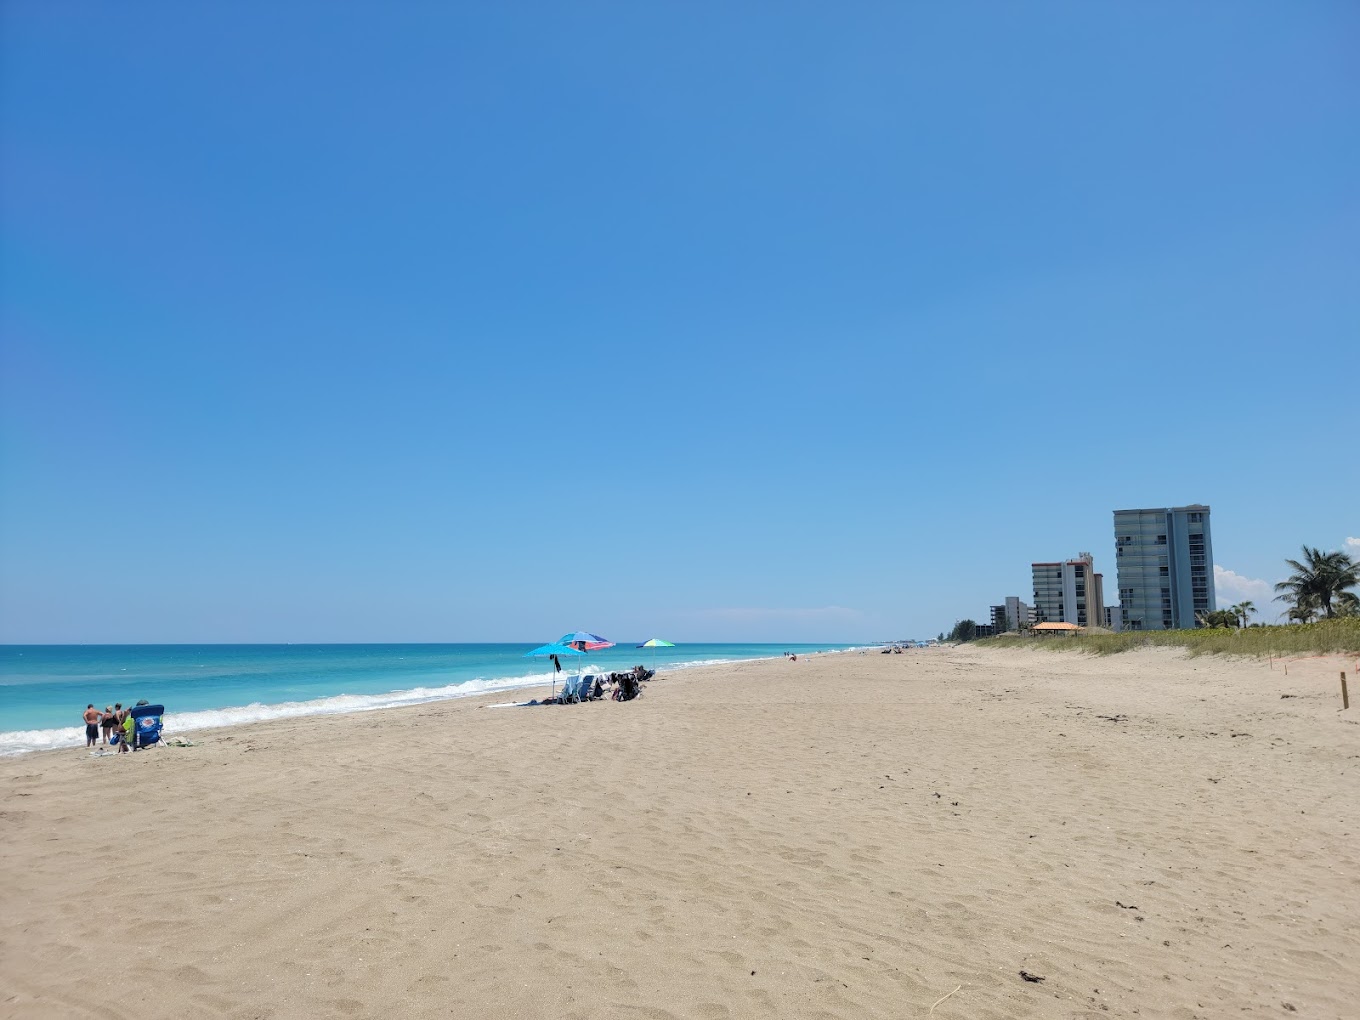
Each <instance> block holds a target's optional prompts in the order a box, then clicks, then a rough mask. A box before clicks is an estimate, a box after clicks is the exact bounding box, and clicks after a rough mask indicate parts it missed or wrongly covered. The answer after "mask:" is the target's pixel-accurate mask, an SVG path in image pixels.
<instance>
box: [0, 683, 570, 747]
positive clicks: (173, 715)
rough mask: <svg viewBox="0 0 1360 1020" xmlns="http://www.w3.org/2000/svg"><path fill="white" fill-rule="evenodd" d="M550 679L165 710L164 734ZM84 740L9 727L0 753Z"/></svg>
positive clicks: (79, 732) (66, 732) (0, 736)
mask: <svg viewBox="0 0 1360 1020" xmlns="http://www.w3.org/2000/svg"><path fill="white" fill-rule="evenodd" d="M551 682H552V674H551V673H536V674H533V675H531V676H519V677H503V678H500V679H494V680H483V679H477V680H465V681H464V682H462V683H459V684H449V685H448V686H447V687H413V688H411V689H410V690H408V691H388V692H387V693H386V694H339V695H336V696H334V697H330V698H316V699H315V700H313V701H284V702H280V703H279V704H276V705H263V704H260V703H259V702H255V703H254V704H250V705H239V706H233V707H231V708H215V709H209V710H207V711H202V712H167V713H166V714H165V733H166V735H167V736H171V735H174V734H176V733H185V732H188V731H191V730H206V729H214V728H216V727H219V726H240V725H241V724H243V723H253V722H263V721H265V720H267V719H292V718H296V717H298V716H304V715H340V714H342V713H346V712H371V711H373V710H374V709H378V708H396V707H399V706H402V705H422V704H425V703H427V702H431V701H448V700H449V699H451V698H467V697H471V696H473V695H476V694H487V693H490V692H492V691H508V690H514V689H516V688H520V687H539V686H543V685H545V684H549V683H551ZM84 742H85V730H84V728H83V727H80V726H63V727H60V728H59V729H53V730H10V731H8V732H0V756H4V755H13V754H24V753H26V752H28V751H49V750H52V749H53V748H58V747H79V746H80V745H81V744H83V743H84Z"/></svg>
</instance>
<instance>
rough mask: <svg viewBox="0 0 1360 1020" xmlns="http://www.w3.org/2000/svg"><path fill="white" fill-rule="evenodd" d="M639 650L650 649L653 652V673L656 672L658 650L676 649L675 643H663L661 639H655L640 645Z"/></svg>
mask: <svg viewBox="0 0 1360 1020" xmlns="http://www.w3.org/2000/svg"><path fill="white" fill-rule="evenodd" d="M638 647H639V648H650V649H651V650H652V672H653V673H655V672H656V650H657V649H658V648H674V647H675V642H673V641H662V640H661V639H660V638H659V637H654V638H652V639H651V640H650V641H644V642H642V644H640V645H638Z"/></svg>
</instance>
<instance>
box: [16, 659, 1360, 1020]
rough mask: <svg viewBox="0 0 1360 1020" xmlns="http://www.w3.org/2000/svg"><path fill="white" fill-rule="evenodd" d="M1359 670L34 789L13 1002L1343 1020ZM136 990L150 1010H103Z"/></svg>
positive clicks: (1322, 668)
mask: <svg viewBox="0 0 1360 1020" xmlns="http://www.w3.org/2000/svg"><path fill="white" fill-rule="evenodd" d="M1333 666H1334V663H1330V662H1325V661H1324V662H1307V663H1299V664H1298V665H1297V667H1296V666H1295V664H1293V663H1291V664H1290V670H1289V674H1288V676H1287V677H1286V676H1285V675H1284V674H1283V671H1282V670H1280V669H1276V670H1275V671H1271V670H1270V668H1269V665H1268V664H1266V663H1251V662H1242V661H1213V660H1210V659H1206V658H1198V659H1190V658H1186V657H1185V656H1184V655H1182V654H1180V653H1174V652H1169V651H1167V650H1149V651H1140V652H1133V653H1129V654H1128V655H1124V656H1110V657H1104V658H1094V657H1088V656H1032V655H1031V656H1026V655H1015V654H1014V653H1012V652H1007V651H1003V650H991V651H989V650H986V649H977V648H968V647H963V648H955V649H940V650H934V649H932V650H929V651H915V652H908V653H904V654H902V655H880V654H878V653H877V652H867V651H866V652H862V653H859V654H848V655H847V654H829V655H822V656H816V657H812V658H808V659H804V658H803V657H802V656H801V655H800V657H799V661H798V662H797V663H789V662H786V661H781V660H762V661H745V662H738V663H732V664H726V665H722V666H712V667H706V668H703V669H693V670H686V671H684V672H683V673H682V674H679V675H675V676H672V677H670V678H668V679H663V680H658V681H653V682H652V683H651V684H649V685H647V686H646V690H645V694H644V696H643V697H642V698H641V699H638V700H635V701H631V702H626V703H613V702H608V703H596V704H587V705H579V706H561V707H557V708H555V709H550V710H546V711H521V712H516V711H510V710H501V711H484V710H483V709H484V708H485V707H486V702H487V701H488V700H490V696H488V697H485V698H481V699H479V698H464V699H459V700H457V701H447V702H438V703H431V704H424V705H416V706H410V707H407V708H403V709H400V710H393V711H388V712H367V713H358V714H350V715H337V716H332V717H308V718H303V719H284V720H275V721H272V722H268V723H262V724H259V725H257V726H251V727H236V728H229V729H223V730H219V731H216V732H214V733H212V734H205V738H204V739H203V740H202V741H201V742H199V743H198V744H197V746H195V747H192V748H182V749H181V748H166V749H164V750H162V751H157V752H150V751H148V752H145V753H138V754H130V755H122V756H120V757H119V759H118V762H119V764H117V765H114V766H112V767H106V766H108V763H107V762H105V761H103V760H102V759H90V758H88V757H87V756H85V755H83V754H59V753H58V754H41V755H36V754H35V755H26V756H22V757H17V758H13V757H12V758H7V759H4V760H0V790H4V791H5V803H4V811H5V824H6V839H5V840H4V841H0V868H3V869H4V871H5V874H6V875H7V877H8V881H7V882H6V883H5V886H4V890H3V892H0V897H2V899H0V907H3V909H0V1002H4V1003H5V1010H6V1011H8V1012H10V1013H13V1014H16V1015H23V1016H36V1017H46V1016H53V1017H58V1016H63V1017H64V1016H71V1015H89V1014H92V1013H95V1012H97V1013H98V1014H99V1015H101V1016H104V1017H108V1018H111V1020H123V1018H128V1020H131V1018H133V1017H139V1018H146V1017H161V1016H166V1017H168V1016H177V1015H185V1014H197V1013H212V1014H213V1015H221V1016H228V1017H240V1018H245V1017H251V1016H262V1015H268V1016H272V1017H275V1018H276V1020H284V1018H292V1017H310V1016H339V1015H354V1016H370V1015H375V1014H377V1013H379V1012H391V1011H392V1010H393V1008H394V1004H400V1005H399V1006H397V1007H396V1009H397V1011H398V1012H400V1013H401V1014H402V1015H403V1016H410V1017H416V1018H427V1017H428V1018H430V1020H433V1018H436V1017H448V1016H450V1015H453V1016H469V1017H471V1016H497V1017H512V1018H515V1017H524V1018H531V1017H532V1018H538V1017H543V1016H561V1017H572V1018H581V1020H584V1018H586V1017H604V1018H620V1020H622V1018H635V1017H637V1016H640V1015H642V1016H653V1017H657V1018H674V1020H716V1018H720V1017H771V1018H773V1017H779V1018H795V1020H814V1018H816V1020H826V1018H828V1017H829V1018H842V1017H843V1018H847V1020H848V1018H851V1017H885V1018H887V1017H901V1016H925V1015H926V1014H927V1013H928V1012H929V1010H930V1009H931V1007H932V1005H935V1006H936V1008H935V1009H934V1012H933V1014H931V1015H932V1016H933V1017H935V1018H938V1020H950V1018H954V1017H965V1016H968V1017H991V1018H1001V1017H1006V1018H1030V1017H1033V1018H1039V1017H1049V1016H1057V1015H1062V1016H1087V1015H1102V1014H1103V1015H1113V1016H1130V1015H1133V1013H1134V1011H1135V1010H1138V1011H1140V1012H1141V1014H1142V1015H1145V1016H1172V1017H1183V1018H1185V1020H1191V1018H1192V1017H1194V1016H1196V1015H1199V1016H1208V1015H1224V1016H1227V1015H1237V1014H1238V1013H1239V1012H1242V1011H1245V1010H1251V1011H1256V1012H1260V1011H1265V1012H1279V1011H1280V1010H1281V1009H1283V1008H1284V1006H1283V1005H1282V1004H1285V1003H1287V1004H1289V1006H1290V1008H1291V1010H1292V1011H1296V1012H1298V1013H1299V1014H1300V1015H1303V1016H1322V1017H1341V1016H1345V1015H1347V1014H1348V1011H1349V1008H1350V1004H1351V1003H1353V1002H1354V1001H1356V1000H1357V999H1360V960H1356V959H1355V957H1354V954H1353V953H1352V952H1351V947H1352V946H1354V945H1355V944H1356V942H1357V940H1360V881H1357V880H1356V879H1355V878H1354V877H1353V876H1354V875H1356V874H1360V844H1357V843H1356V841H1355V839H1354V835H1355V831H1356V829H1355V826H1356V825H1357V824H1360V806H1357V802H1356V799H1355V796H1354V783H1355V781H1356V778H1357V776H1358V775H1360V764H1358V762H1360V759H1357V758H1356V747H1357V741H1360V729H1356V728H1355V727H1357V726H1360V715H1356V714H1355V713H1356V709H1355V708H1352V709H1351V710H1350V713H1347V712H1343V711H1341V709H1340V699H1339V692H1338V690H1337V683H1336V672H1335V669H1334V668H1333ZM111 804H112V805H117V807H118V819H117V822H116V824H111V822H110V819H109V816H108V814H107V810H108V806H109V805H111ZM130 903H135V909H129V904H130ZM1022 970H1023V971H1025V972H1026V973H1028V974H1031V975H1036V976H1040V977H1043V978H1044V981H1043V982H1042V983H1031V982H1028V981H1026V980H1024V979H1023V978H1022V977H1021V976H1020V971H1022ZM110 973H116V974H118V975H120V977H121V978H122V979H125V980H127V981H129V982H132V983H133V984H134V986H136V987H150V988H155V989H156V990H157V991H156V995H155V996H154V997H150V998H139V999H138V1001H136V1002H126V1003H125V1002H123V1001H122V1000H114V999H110V1000H108V1001H104V1000H100V1001H98V1002H95V1001H94V1000H93V999H90V998H89V997H88V996H85V995H84V994H83V992H80V991H77V989H86V988H98V987H102V986H101V985H100V981H101V979H102V978H103V977H104V976H106V975H108V974H110ZM956 989H957V991H956V992H954V993H953V994H952V997H950V998H948V999H947V1001H940V1000H941V999H942V997H944V996H946V995H949V994H950V993H951V990H956Z"/></svg>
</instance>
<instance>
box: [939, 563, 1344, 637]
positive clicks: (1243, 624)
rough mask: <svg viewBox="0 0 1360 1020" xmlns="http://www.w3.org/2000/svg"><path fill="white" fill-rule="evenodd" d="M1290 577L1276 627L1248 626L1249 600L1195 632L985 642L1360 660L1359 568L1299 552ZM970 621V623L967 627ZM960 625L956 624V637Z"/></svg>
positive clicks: (1092, 633)
mask: <svg viewBox="0 0 1360 1020" xmlns="http://www.w3.org/2000/svg"><path fill="white" fill-rule="evenodd" d="M1285 563H1286V564H1287V565H1288V566H1289V567H1290V569H1291V570H1292V573H1291V574H1290V575H1289V576H1288V577H1287V578H1285V579H1284V580H1283V581H1281V582H1280V583H1279V584H1277V585H1275V590H1276V591H1277V592H1278V593H1279V594H1278V595H1276V596H1275V598H1276V601H1279V602H1282V603H1284V604H1285V605H1287V606H1288V607H1289V609H1288V613H1287V614H1286V615H1287V617H1288V619H1290V620H1291V621H1296V622H1292V623H1288V624H1282V625H1265V624H1259V623H1250V622H1249V621H1250V619H1251V616H1252V615H1253V614H1254V613H1257V612H1258V610H1257V608H1256V606H1255V604H1253V603H1252V602H1249V601H1248V602H1240V603H1238V604H1237V605H1235V606H1233V607H1231V608H1229V609H1221V610H1217V611H1215V612H1212V613H1203V614H1201V615H1200V618H1199V623H1200V626H1198V627H1196V628H1195V629H1194V630H1142V631H1124V632H1123V633H1119V634H1114V633H1111V632H1109V631H1105V630H1099V629H1092V630H1088V631H1084V632H1078V633H1073V634H1071V635H1065V634H1064V635H1059V636H1042V637H1039V636H1035V635H1034V634H1033V633H1032V632H1029V631H1025V632H1021V633H1019V634H1002V635H999V636H997V637H991V638H983V639H981V640H980V641H979V642H978V643H979V644H982V645H989V646H992V647H997V648H1043V649H1046V650H1050V651H1057V652H1090V653H1092V654H1095V655H1111V654H1113V653H1115V652H1127V651H1130V650H1132V649H1135V648H1149V647H1175V648H1185V649H1188V650H1189V653H1190V654H1191V655H1255V656H1264V655H1298V654H1303V653H1313V654H1325V653H1331V652H1354V653H1357V654H1360V596H1357V595H1356V593H1355V592H1354V591H1353V590H1352V589H1354V588H1356V587H1357V586H1360V564H1357V563H1356V562H1355V561H1354V560H1352V559H1351V557H1350V556H1348V555H1347V554H1346V553H1344V552H1323V551H1322V550H1320V549H1317V548H1309V547H1308V546H1306V545H1305V546H1304V547H1303V558H1302V559H1299V560H1292V559H1291V560H1285ZM965 622H968V621H965ZM957 629H958V626H957V625H956V631H957Z"/></svg>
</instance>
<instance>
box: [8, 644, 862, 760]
mask: <svg viewBox="0 0 1360 1020" xmlns="http://www.w3.org/2000/svg"><path fill="white" fill-rule="evenodd" d="M634 644H636V642H634V643H633V644H620V645H616V646H615V647H613V648H607V649H604V650H603V651H599V652H588V653H586V655H584V656H582V657H581V658H579V659H576V660H574V661H573V660H564V661H563V663H562V666H563V669H564V670H566V671H568V672H570V671H572V670H574V669H575V668H576V666H577V665H578V664H579V665H580V666H582V667H585V668H586V671H587V672H592V671H594V670H595V668H596V667H598V669H599V670H601V671H604V672H612V671H617V670H623V669H627V668H629V667H631V666H633V665H634V664H636V663H644V664H645V665H646V666H647V667H648V668H651V666H652V664H653V661H654V660H655V663H656V665H657V667H658V668H662V669H666V670H670V671H673V670H676V669H685V668H690V667H693V666H701V665H710V664H715V663H721V662H736V661H739V660H742V659H763V658H778V657H780V656H781V655H783V654H784V653H785V652H794V653H796V654H804V653H806V652H812V651H832V650H841V649H846V648H850V647H851V646H850V645H834V644H823V645H771V644H750V645H743V644H692V645H679V646H676V647H674V648H658V649H655V651H654V650H653V649H650V648H635V647H634V646H633V645H634ZM534 647H536V645H532V644H441V645H359V644H353V645H349V644H347V645H4V646H0V755H4V754H20V753H23V752H25V751H40V750H46V749H48V748H55V747H79V746H81V745H82V744H84V742H85V736H84V724H83V723H82V722H81V713H82V712H84V711H85V706H86V705H88V704H90V703H91V702H93V703H94V705H95V707H96V708H99V709H103V708H104V707H105V706H106V705H112V704H114V703H115V702H120V701H121V702H122V703H123V705H124V706H128V705H133V704H135V703H136V702H137V701H138V700H139V699H143V698H144V699H146V700H147V701H149V702H150V703H151V704H153V705H156V704H162V705H164V706H165V707H166V719H165V721H166V732H167V734H175V733H184V732H187V731H191V730H196V729H205V728H207V727H210V726H233V725H241V724H244V723H251V722H258V721H261V720H264V719H283V718H289V717H296V716H305V715H331V714H336V713H341V712H362V711H368V710H372V709H378V708H389V707H393V706H397V705H415V704H421V703H423V702H430V701H442V700H445V699H448V698H458V697H465V696H467V695H471V694H485V693H487V692H488V691H502V690H513V689H515V688H521V687H532V686H537V685H540V684H547V683H548V682H549V681H550V680H551V671H550V667H549V666H547V665H546V660H543V659H530V658H525V652H527V651H529V650H530V649H532V648H534ZM564 675H566V674H564Z"/></svg>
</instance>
